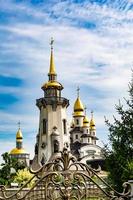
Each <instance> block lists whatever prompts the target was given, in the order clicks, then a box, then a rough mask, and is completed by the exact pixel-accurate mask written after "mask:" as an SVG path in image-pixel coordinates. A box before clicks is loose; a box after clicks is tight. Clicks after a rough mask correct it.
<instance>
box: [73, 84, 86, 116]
mask: <svg viewBox="0 0 133 200" xmlns="http://www.w3.org/2000/svg"><path fill="white" fill-rule="evenodd" d="M79 90H80V89H79V87H78V88H77V93H78V96H77V99H76V101H75V104H74V113H73V116H74V117H80V116H84V106H83V104H82V102H81V100H80V97H79Z"/></svg>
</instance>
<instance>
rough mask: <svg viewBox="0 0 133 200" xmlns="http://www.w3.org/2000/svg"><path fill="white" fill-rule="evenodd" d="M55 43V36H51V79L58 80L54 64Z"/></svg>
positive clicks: (49, 74)
mask: <svg viewBox="0 0 133 200" xmlns="http://www.w3.org/2000/svg"><path fill="white" fill-rule="evenodd" d="M53 43H54V39H53V37H51V41H50V46H51V56H50V67H49V73H48V76H49V81H51V80H52V81H54V80H56V76H57V75H56V71H55V65H54V56H53Z"/></svg>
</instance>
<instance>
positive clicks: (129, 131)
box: [105, 79, 133, 191]
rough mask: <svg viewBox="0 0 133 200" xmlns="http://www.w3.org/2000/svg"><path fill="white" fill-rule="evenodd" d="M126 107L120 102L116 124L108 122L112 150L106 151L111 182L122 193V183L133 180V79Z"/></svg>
mask: <svg viewBox="0 0 133 200" xmlns="http://www.w3.org/2000/svg"><path fill="white" fill-rule="evenodd" d="M125 102H126V103H125V106H123V105H122V104H121V103H120V102H119V105H117V106H116V111H117V113H118V117H117V118H116V117H114V122H113V123H110V122H109V121H108V120H105V121H106V124H107V126H108V129H109V141H110V144H111V147H112V148H111V150H110V151H105V152H106V154H105V156H106V166H107V170H108V171H109V181H110V183H111V184H112V185H113V186H114V188H115V189H117V190H118V191H121V189H122V183H123V182H125V181H128V180H130V179H133V79H132V81H131V83H130V84H129V100H126V99H125Z"/></svg>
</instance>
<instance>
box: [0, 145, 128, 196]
mask: <svg viewBox="0 0 133 200" xmlns="http://www.w3.org/2000/svg"><path fill="white" fill-rule="evenodd" d="M31 173H33V174H34V176H33V177H32V179H31V180H30V181H28V182H27V183H26V184H25V185H23V186H22V187H21V188H20V189H18V191H16V192H15V193H13V194H11V193H10V194H9V193H8V190H7V189H6V188H5V187H4V186H0V189H1V193H2V195H1V196H0V199H1V200H6V199H9V200H22V199H23V200H88V199H91V200H92V199H93V200H96V199H100V200H103V199H117V200H118V199H120V200H122V199H129V196H130V190H131V187H130V184H129V183H124V184H123V192H122V193H118V192H117V191H115V190H114V189H113V188H112V187H111V186H109V185H108V184H107V183H106V182H105V181H104V180H103V179H102V178H101V177H100V176H99V175H98V171H97V170H94V169H92V168H90V167H89V166H88V165H86V164H83V163H80V162H77V161H76V159H75V158H74V157H73V156H72V155H71V154H70V153H69V152H68V151H67V149H65V148H64V150H63V152H61V156H59V157H56V158H55V159H54V160H53V161H52V162H49V163H47V164H45V165H44V166H43V167H42V168H41V169H39V170H38V171H33V170H31ZM30 182H32V183H33V185H32V187H31V188H30V189H28V190H24V188H26V187H27V186H28V184H29V183H30Z"/></svg>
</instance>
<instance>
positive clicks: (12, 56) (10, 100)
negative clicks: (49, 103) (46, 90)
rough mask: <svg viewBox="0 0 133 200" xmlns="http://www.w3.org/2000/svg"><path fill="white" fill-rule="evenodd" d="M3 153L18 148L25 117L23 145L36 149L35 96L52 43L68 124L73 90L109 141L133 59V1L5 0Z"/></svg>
mask: <svg viewBox="0 0 133 200" xmlns="http://www.w3.org/2000/svg"><path fill="white" fill-rule="evenodd" d="M0 19H1V20H0V72H1V73H0V154H2V153H3V152H5V151H10V150H11V149H12V148H13V147H14V146H15V134H16V131H17V128H18V127H17V123H18V121H21V127H22V132H23V135H24V147H25V148H26V149H27V150H28V151H29V152H30V153H31V158H32V156H33V154H34V144H35V137H36V134H37V131H38V122H39V111H38V108H37V107H36V106H35V101H36V99H37V98H40V97H42V96H43V91H42V90H41V86H42V84H43V83H44V82H46V81H47V73H48V68H49V55H50V47H49V41H50V38H51V37H54V39H55V44H54V56H55V64H56V71H57V73H58V81H59V82H61V83H62V84H63V85H64V90H63V96H64V97H67V98H68V99H69V100H70V106H69V108H68V120H69V121H71V114H72V109H73V104H74V101H75V99H76V88H77V86H79V87H80V97H81V99H82V102H83V103H84V104H85V105H86V106H87V114H88V116H90V112H91V110H94V117H95V121H96V127H97V136H98V137H99V139H100V141H99V144H101V143H102V142H101V141H103V142H104V143H107V142H108V139H107V135H108V131H107V127H106V126H105V123H104V116H106V117H107V118H108V119H110V120H112V115H113V114H115V109H114V105H115V104H117V103H118V100H119V99H122V101H123V97H127V96H128V93H127V90H128V83H129V81H130V77H131V68H132V64H133V0H127V1H125V0H113V1H112V0H86V1H80V0H79V1H76V0H75V1H74V0H73V1H72V0H70V1H69V0H66V1H56V0H52V1H48V0H46V1H44V0H40V1H39V0H32V1H27V0H22V1H20V0H16V1H15V0H14V1H13V0H1V1H0Z"/></svg>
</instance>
